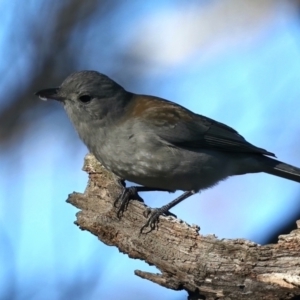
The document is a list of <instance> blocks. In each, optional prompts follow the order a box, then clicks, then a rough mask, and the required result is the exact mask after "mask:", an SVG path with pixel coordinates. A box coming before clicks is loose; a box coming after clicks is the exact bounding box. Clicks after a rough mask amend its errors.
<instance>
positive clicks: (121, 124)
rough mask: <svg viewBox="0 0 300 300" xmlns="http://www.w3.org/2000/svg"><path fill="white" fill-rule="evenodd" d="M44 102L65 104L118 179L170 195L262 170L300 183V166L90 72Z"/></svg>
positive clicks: (73, 77) (72, 77)
mask: <svg viewBox="0 0 300 300" xmlns="http://www.w3.org/2000/svg"><path fill="white" fill-rule="evenodd" d="M37 95H39V96H40V97H42V98H51V99H56V100H59V101H60V102H62V103H63V105H64V108H65V110H66V112H67V114H68V116H69V118H70V120H71V121H72V123H73V125H74V126H75V129H76V130H77V132H78V134H79V136H80V138H81V139H82V140H83V142H84V143H85V144H86V145H87V147H88V148H89V150H90V151H91V152H92V153H93V154H94V155H95V157H96V158H97V159H98V160H99V161H100V162H101V163H102V164H103V165H104V166H105V167H106V168H107V169H109V170H111V171H112V172H113V173H115V174H116V175H118V176H119V177H121V178H122V179H125V180H129V181H132V182H135V183H137V184H140V185H143V186H147V187H152V188H158V189H165V190H170V191H175V190H183V191H200V190H202V189H206V188H209V187H211V186H213V185H215V184H217V183H218V182H219V181H221V180H224V179H226V178H227V177H229V176H233V175H241V174H246V173H256V172H266V173H269V174H272V175H276V176H279V177H283V178H287V179H290V180H294V181H297V182H300V169H299V168H296V167H293V166H290V165H288V164H285V163H283V162H280V161H277V160H275V159H273V158H271V157H274V156H275V155H274V154H273V153H271V152H268V151H266V150H264V149H262V148H258V147H256V146H254V145H252V144H250V143H249V142H247V141H246V140H245V139H244V138H243V137H242V136H241V135H239V134H238V132H237V131H235V130H234V129H232V128H231V127H229V126H227V125H224V124H222V123H219V122H216V121H214V120H212V119H210V118H207V117H204V116H201V115H198V114H195V113H193V112H191V111H189V110H187V109H186V108H184V107H182V106H180V105H178V104H175V103H173V102H170V101H167V100H164V99H160V98H158V97H153V96H146V95H136V94H133V93H130V92H127V91H126V90H125V89H124V88H123V87H121V86H120V85H118V84H117V83H116V82H114V81H113V80H111V79H110V78H109V77H107V76H105V75H103V74H100V73H98V72H95V71H81V72H76V73H73V74H71V75H70V76H69V77H68V78H67V79H66V80H65V81H64V82H63V83H62V85H61V86H60V87H59V88H55V89H48V90H42V91H40V92H38V93H37Z"/></svg>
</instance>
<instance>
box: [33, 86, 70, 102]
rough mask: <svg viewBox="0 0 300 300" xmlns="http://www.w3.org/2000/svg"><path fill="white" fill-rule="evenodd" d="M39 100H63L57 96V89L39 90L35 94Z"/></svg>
mask: <svg viewBox="0 0 300 300" xmlns="http://www.w3.org/2000/svg"><path fill="white" fill-rule="evenodd" d="M35 95H36V96H39V98H40V99H42V100H44V101H47V100H48V99H53V100H57V101H60V102H62V101H63V100H64V98H63V97H62V96H61V95H60V94H59V88H52V89H45V90H40V91H38V92H36V93H35Z"/></svg>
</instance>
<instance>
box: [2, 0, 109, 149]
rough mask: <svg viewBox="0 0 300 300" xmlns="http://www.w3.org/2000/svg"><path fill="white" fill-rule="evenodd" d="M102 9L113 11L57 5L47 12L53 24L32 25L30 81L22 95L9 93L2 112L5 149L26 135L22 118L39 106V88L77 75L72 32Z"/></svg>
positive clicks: (77, 4) (90, 5) (92, 4)
mask: <svg viewBox="0 0 300 300" xmlns="http://www.w3.org/2000/svg"><path fill="white" fill-rule="evenodd" d="M101 5H102V6H103V7H104V8H105V7H106V6H108V8H109V9H111V10H112V9H113V7H114V6H113V5H109V2H108V1H107V0H102V1H96V0H93V1H89V2H82V1H81V0H72V1H65V2H64V4H63V5H62V4H60V5H57V3H56V2H55V3H53V5H52V6H50V8H51V9H50V11H48V14H49V16H50V17H49V18H51V16H52V19H51V22H48V23H47V22H45V25H44V27H43V28H38V27H37V26H36V24H30V25H31V27H32V30H30V31H29V32H30V36H28V37H27V39H28V41H31V44H32V45H34V47H32V51H33V53H32V54H31V55H30V57H32V67H31V71H30V72H29V74H30V78H29V82H28V84H27V85H26V87H25V89H24V90H22V89H21V91H20V92H19V90H18V89H17V88H16V89H15V90H14V91H15V92H14V93H11V92H10V93H9V94H8V95H6V96H5V97H6V98H7V103H8V105H6V106H5V107H4V108H3V109H1V110H0V120H1V126H0V142H1V144H2V146H3V145H4V144H5V143H6V142H8V141H10V139H12V138H13V137H14V136H15V135H16V134H22V132H24V131H26V129H27V126H28V125H30V124H29V122H27V123H26V122H24V119H23V118H22V117H23V115H24V114H25V113H26V112H27V111H28V110H30V109H32V108H33V107H34V106H36V105H37V104H38V101H37V98H36V97H34V95H33V93H34V91H36V89H37V87H39V88H42V87H45V86H46V85H47V86H48V85H49V84H51V82H54V81H56V82H58V80H59V81H61V80H62V79H63V77H64V76H66V75H69V73H70V72H72V71H74V69H75V68H76V63H77V62H78V53H77V52H76V51H72V50H71V49H69V47H70V43H69V42H70V38H71V37H72V32H73V31H74V29H76V28H78V26H79V25H80V24H82V23H84V22H85V21H86V20H87V19H88V18H89V17H91V15H92V14H93V13H94V12H95V11H96V8H97V7H98V6H101ZM104 11H105V10H104ZM98 12H99V11H98ZM30 25H29V26H30ZM62 74H63V75H62ZM12 116H14V117H12ZM41 116H42V115H41Z"/></svg>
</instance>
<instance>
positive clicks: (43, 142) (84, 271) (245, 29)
mask: <svg viewBox="0 0 300 300" xmlns="http://www.w3.org/2000/svg"><path fill="white" fill-rule="evenodd" d="M299 4H300V3H299V1H295V0H294V1H292V0H243V1H240V0H210V1H208V0H191V1H183V0H172V1H168V0H163V1H162V0H159V1H156V0H152V1H138V0H131V1H124V0H123V1H120V0H114V1H111V0H97V1H96V0H90V1H82V0H65V1H58V0H52V1H50V0H40V1H37V0H27V1H9V0H2V1H0V24H1V26H0V72H1V82H0V93H1V96H0V143H1V146H0V299H1V300H2V299H78V300H81V299H88V300H93V299H128V300H129V299H134V300H135V299H146V300H147V299H186V293H185V292H175V291H171V290H167V289H165V288H162V287H160V286H158V285H155V284H153V283H151V282H148V281H146V280H143V279H141V278H139V277H137V276H135V275H134V273H133V272H134V270H135V269H142V270H145V271H150V272H151V271H152V272H158V270H156V269H155V268H154V267H149V266H147V265H146V264H145V263H143V262H141V261H136V260H132V259H129V258H128V257H127V256H126V255H124V254H121V253H119V252H118V250H117V249H116V248H114V247H108V246H106V245H104V244H103V243H101V242H99V241H98V240H97V238H96V237H94V236H92V235H91V234H90V233H88V232H83V231H80V230H79V229H78V228H77V227H76V226H75V225H74V224H73V222H74V220H75V213H76V211H77V210H76V209H75V208H74V207H72V206H71V205H69V204H67V203H66V202H65V200H66V199H67V196H68V194H69V193H71V192H73V191H77V192H82V191H83V190H84V188H85V186H86V183H87V175H86V174H85V173H84V172H83V171H81V168H82V165H83V158H84V155H85V154H86V153H87V149H86V148H85V146H84V145H83V143H82V142H81V141H80V140H79V138H78V137H77V134H76V133H75V131H74V130H73V128H72V126H71V124H70V122H69V120H68V119H67V116H66V115H65V113H64V111H63V109H62V107H61V106H60V105H59V103H57V102H55V103H54V102H51V101H49V102H42V101H39V99H38V98H37V97H35V96H34V95H33V94H34V92H35V91H37V90H40V89H42V88H49V87H55V86H58V85H59V84H60V83H61V82H62V80H63V79H64V78H65V77H66V76H67V75H69V74H70V73H71V72H73V71H76V70H83V69H89V70H98V71H100V72H102V73H105V74H106V75H108V76H110V77H111V78H113V79H114V80H115V81H117V82H118V83H120V84H121V85H122V86H124V87H125V88H126V89H127V90H129V91H132V92H136V93H143V94H152V95H156V96H160V97H163V98H166V99H169V100H172V101H175V102H177V103H179V104H181V105H184V106H186V107H187V108H189V109H190V110H193V111H195V112H197V113H199V114H203V115H206V116H208V117H210V118H213V119H216V120H218V121H220V122H223V123H225V124H227V125H229V126H232V127H233V128H235V129H237V130H238V131H239V133H241V134H242V135H243V136H244V137H245V138H246V139H247V140H248V141H250V142H251V143H253V144H255V145H257V146H259V147H262V148H265V149H267V150H269V151H271V152H274V153H275V154H276V155H277V157H278V159H280V160H283V161H285V162H288V163H290V164H293V165H296V166H300V151H299V149H300V138H299V136H300V117H299V116H300V107H299V99H300V15H299V12H300V10H299V8H300V6H299ZM199 180H200V179H199ZM142 196H143V197H144V199H145V202H146V203H147V204H148V205H149V206H151V207H159V206H162V205H163V204H166V203H167V202H168V201H170V200H172V199H173V198H174V194H170V195H169V194H167V193H158V192H156V193H149V194H144V195H142ZM172 212H173V213H175V214H177V216H178V217H179V218H181V219H183V220H185V221H186V222H188V223H189V224H198V225H199V226H200V227H201V233H202V234H209V233H214V234H216V235H217V236H218V237H219V238H246V239H250V240H253V241H255V242H257V243H261V244H265V243H270V242H276V241H277V236H278V235H279V234H283V233H287V232H289V231H290V230H291V229H292V228H294V227H295V225H294V224H295V221H296V220H297V218H300V185H299V184H297V183H295V182H292V181H288V180H284V179H281V178H276V177H274V176H271V175H266V174H252V175H245V176H237V177H235V178H231V179H229V180H227V181H225V182H222V183H220V184H219V185H218V186H217V187H215V188H213V189H210V190H208V191H205V192H203V193H201V194H197V195H195V196H194V197H192V198H190V199H188V200H187V201H184V202H183V203H182V204H180V205H179V206H177V207H176V208H174V209H173V210H172Z"/></svg>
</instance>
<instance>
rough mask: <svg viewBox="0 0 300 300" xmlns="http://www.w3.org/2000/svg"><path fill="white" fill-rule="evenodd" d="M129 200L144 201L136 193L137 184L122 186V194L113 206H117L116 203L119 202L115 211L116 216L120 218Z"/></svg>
mask: <svg viewBox="0 0 300 300" xmlns="http://www.w3.org/2000/svg"><path fill="white" fill-rule="evenodd" d="M131 200H138V201H141V202H144V200H143V199H142V198H141V197H140V195H139V194H138V187H137V186H131V187H128V188H124V189H123V192H122V194H121V195H120V196H119V197H118V198H117V199H116V201H115V202H114V207H117V204H118V203H119V202H120V206H119V208H118V211H117V217H118V218H120V217H121V216H122V214H123V212H124V211H125V210H126V209H127V207H128V203H129V202H130V201H131Z"/></svg>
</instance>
